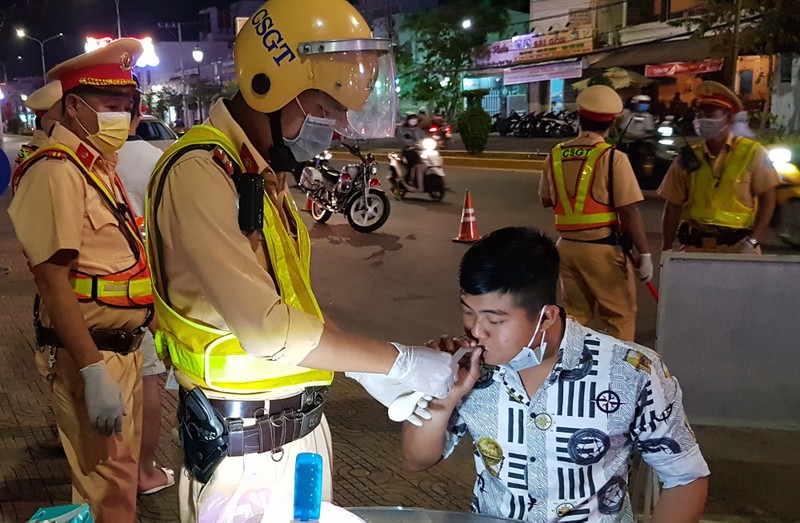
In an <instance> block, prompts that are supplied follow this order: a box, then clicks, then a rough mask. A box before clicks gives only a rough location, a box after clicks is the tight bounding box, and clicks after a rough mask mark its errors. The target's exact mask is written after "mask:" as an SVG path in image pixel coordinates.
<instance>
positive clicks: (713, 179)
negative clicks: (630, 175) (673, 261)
mask: <svg viewBox="0 0 800 523" xmlns="http://www.w3.org/2000/svg"><path fill="white" fill-rule="evenodd" d="M742 110H743V107H742V102H741V101H740V100H739V98H738V97H737V96H736V95H735V94H734V93H733V91H731V90H730V89H728V88H727V87H725V86H724V85H722V84H719V83H717V82H710V81H705V82H702V83H701V84H700V86H699V87H698V89H697V113H696V117H695V120H694V129H695V132H696V133H697V135H698V136H701V137H702V138H703V139H704V140H703V142H702V143H699V144H697V145H695V146H693V147H692V152H693V154H689V155H681V156H680V157H678V158H677V159H675V161H674V162H673V163H672V165H671V166H670V168H669V171H667V175H666V176H665V177H664V181H663V182H662V183H661V187H659V189H658V194H659V195H661V197H662V198H664V200H666V202H665V204H664V213H663V216H662V221H661V228H662V232H663V235H664V237H663V244H662V250H664V251H670V250H672V245H673V242H674V240H675V232H676V230H677V234H678V241H679V242H680V244H681V250H683V251H701V252H741V253H745V254H752V253H759V254H760V253H761V248H760V241H761V239H762V237H763V235H764V233H765V232H766V230H767V228H768V227H769V222H770V220H771V219H772V213H773V212H774V211H775V200H776V193H775V188H776V187H777V186H778V184H779V183H780V179H779V178H778V173H777V172H776V171H775V168H774V167H773V166H772V163H771V162H770V161H769V157H768V156H767V151H766V150H765V149H764V147H762V146H761V145H760V144H759V143H758V142H756V141H754V140H751V139H749V138H746V137H743V136H738V137H737V136H733V134H732V133H731V129H732V126H733V121H734V116H735V115H736V114H737V113H739V112H741V111H742ZM679 223H680V226H679V225H678V224H679Z"/></svg>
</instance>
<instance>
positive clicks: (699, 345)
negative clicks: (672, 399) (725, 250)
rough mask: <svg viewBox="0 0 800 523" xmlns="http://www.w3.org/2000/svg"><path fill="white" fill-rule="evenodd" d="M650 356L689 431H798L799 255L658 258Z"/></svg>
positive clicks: (688, 254)
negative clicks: (669, 380)
mask: <svg viewBox="0 0 800 523" xmlns="http://www.w3.org/2000/svg"><path fill="white" fill-rule="evenodd" d="M662 265H663V266H662V270H661V285H660V287H661V289H660V293H661V300H660V302H659V305H658V324H657V327H656V349H657V350H658V352H659V353H660V354H661V355H662V356H663V357H664V360H665V361H666V363H667V366H668V368H669V369H670V371H671V372H672V373H673V374H674V375H675V376H677V378H678V381H679V382H680V384H681V388H682V389H683V403H684V405H685V406H686V413H687V415H688V417H689V419H690V421H691V422H692V423H695V424H703V425H725V426H734V427H758V428H776V429H790V430H800V341H798V340H800V256H772V255H769V256H743V255H735V254H690V253H666V254H665V255H664V258H663V260H662Z"/></svg>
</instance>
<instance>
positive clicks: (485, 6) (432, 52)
mask: <svg viewBox="0 0 800 523" xmlns="http://www.w3.org/2000/svg"><path fill="white" fill-rule="evenodd" d="M505 6H506V2H496V1H495V2H490V1H487V0H462V1H459V2H453V3H448V2H445V3H443V5H440V6H439V7H437V8H435V9H431V10H427V11H418V12H416V13H412V14H409V15H408V16H407V17H406V19H405V21H404V23H403V29H406V30H409V31H410V32H412V33H413V35H414V36H413V38H412V40H411V41H410V42H407V43H406V44H405V45H403V46H401V47H400V48H399V49H398V52H397V68H398V72H399V74H398V79H399V81H400V88H401V95H405V94H410V95H411V96H412V97H413V98H414V99H415V100H417V101H420V102H424V103H426V104H428V105H429V108H430V109H433V108H443V109H444V111H445V115H446V117H447V119H448V120H452V119H453V116H454V115H455V113H456V111H457V108H458V107H459V106H460V105H461V99H462V94H461V77H462V75H463V73H464V72H465V71H467V70H469V69H471V67H472V65H473V59H474V56H473V50H474V49H476V48H478V47H480V46H483V45H484V44H486V43H487V37H488V36H489V34H490V33H497V32H499V31H501V30H502V29H504V28H505V26H506V24H507V23H508V14H507V11H506V8H505ZM464 20H470V21H471V22H472V25H471V27H470V28H469V29H464V28H463V27H462V22H464Z"/></svg>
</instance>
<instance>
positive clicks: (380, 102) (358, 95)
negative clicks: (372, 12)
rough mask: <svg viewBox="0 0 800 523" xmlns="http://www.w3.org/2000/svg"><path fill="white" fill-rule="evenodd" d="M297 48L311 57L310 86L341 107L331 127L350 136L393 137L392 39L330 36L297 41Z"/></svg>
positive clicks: (394, 95) (393, 85)
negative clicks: (327, 40)
mask: <svg viewBox="0 0 800 523" xmlns="http://www.w3.org/2000/svg"><path fill="white" fill-rule="evenodd" d="M300 49H301V53H300V54H301V55H302V56H303V57H304V58H305V59H307V60H309V61H310V62H311V69H312V74H313V78H314V88H316V89H318V90H320V91H322V92H324V93H326V94H328V95H329V96H330V97H331V98H333V99H334V100H336V101H337V102H338V103H339V104H341V105H342V106H343V107H344V108H345V109H346V112H345V111H343V112H341V114H340V117H338V118H336V122H337V125H336V128H335V131H336V132H338V133H339V134H341V135H342V136H346V137H348V138H353V139H367V138H386V137H391V136H394V132H395V115H396V114H397V92H396V90H395V88H396V85H395V70H394V57H393V56H392V53H391V43H389V42H388V41H387V40H379V39H357V40H335V41H330V42H313V43H309V44H301V45H300ZM305 49H312V50H320V49H323V50H322V51H319V52H316V53H310V52H305V53H304V52H303V50H305Z"/></svg>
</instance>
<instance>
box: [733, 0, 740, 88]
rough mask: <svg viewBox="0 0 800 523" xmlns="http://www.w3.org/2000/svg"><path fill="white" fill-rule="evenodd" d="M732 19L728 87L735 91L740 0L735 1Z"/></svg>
mask: <svg viewBox="0 0 800 523" xmlns="http://www.w3.org/2000/svg"><path fill="white" fill-rule="evenodd" d="M734 9H736V13H735V14H734V19H733V46H732V47H733V49H732V50H731V67H730V71H731V72H730V87H731V89H732V90H734V91H735V90H736V69H737V68H738V66H739V26H740V25H741V22H742V0H736V7H735V8H734Z"/></svg>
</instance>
